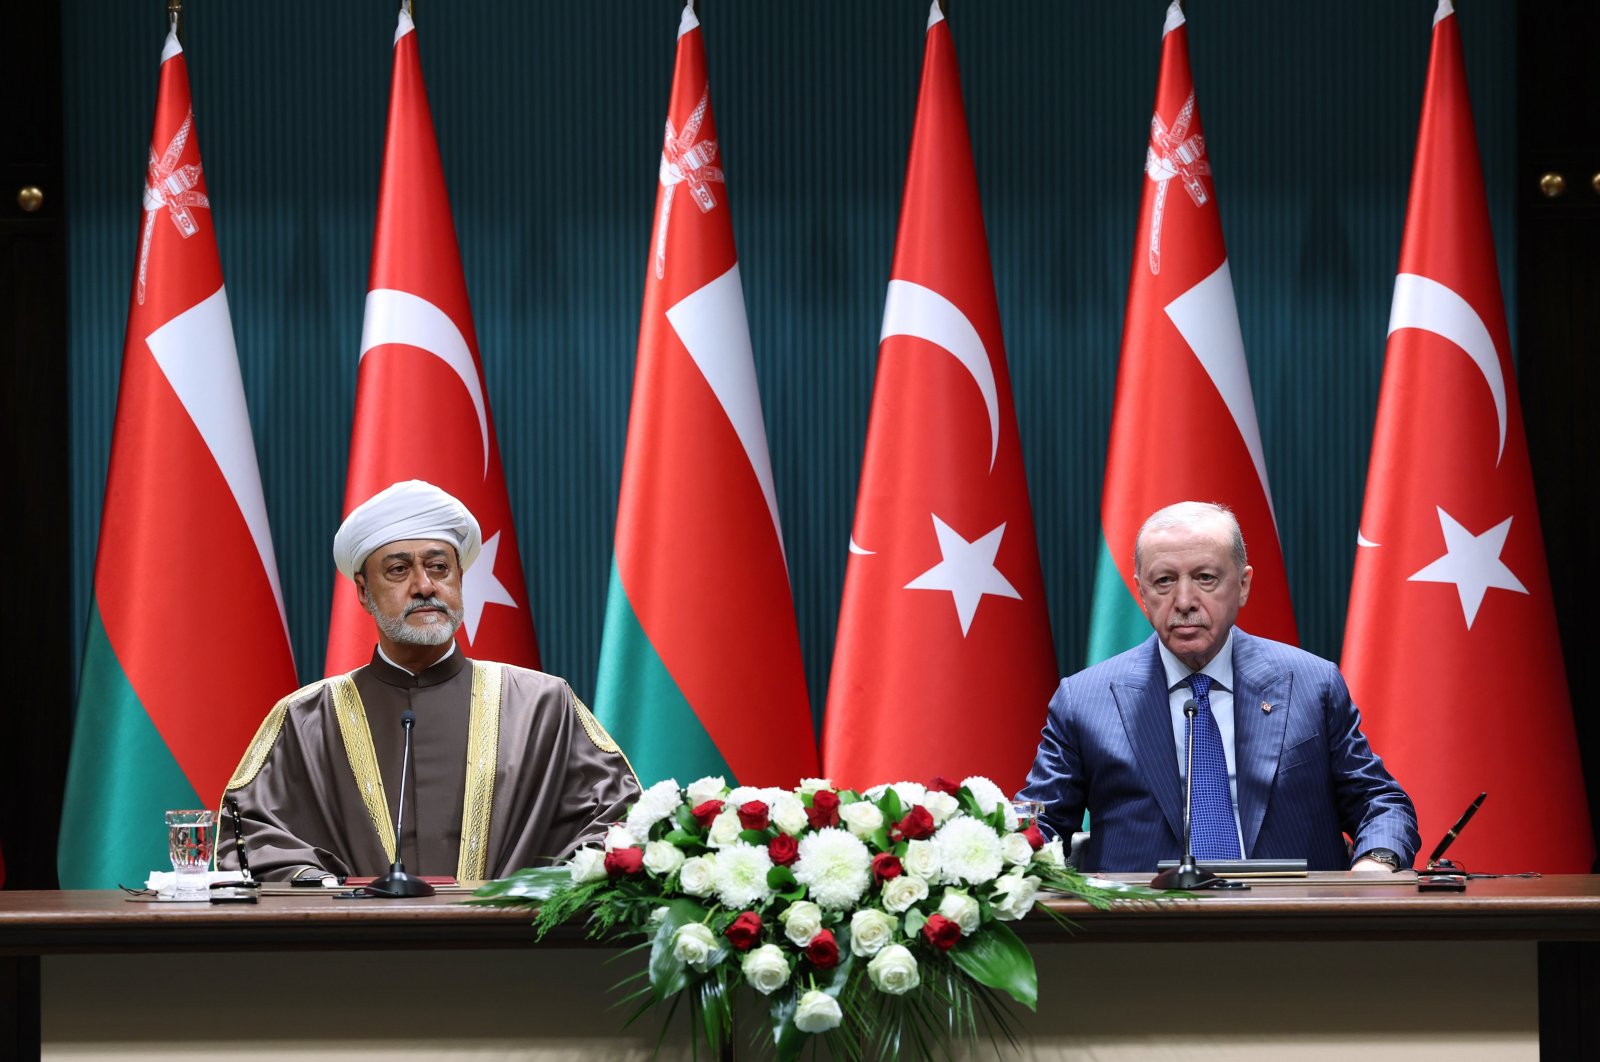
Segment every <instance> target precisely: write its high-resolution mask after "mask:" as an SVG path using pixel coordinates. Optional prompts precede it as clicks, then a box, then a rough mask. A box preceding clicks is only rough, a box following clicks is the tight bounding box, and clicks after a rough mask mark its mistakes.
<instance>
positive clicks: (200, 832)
mask: <svg viewBox="0 0 1600 1062" xmlns="http://www.w3.org/2000/svg"><path fill="white" fill-rule="evenodd" d="M216 839H217V824H216V819H215V818H214V817H213V816H212V814H211V812H209V811H169V812H167V853H168V855H170V856H171V857H172V872H173V875H174V878H175V881H174V883H173V887H172V898H173V899H174V900H205V899H209V894H208V890H207V888H206V885H207V883H208V881H209V878H208V872H209V871H210V869H211V846H212V845H213V844H214V843H215V842H216Z"/></svg>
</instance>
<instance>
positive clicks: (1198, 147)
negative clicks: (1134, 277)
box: [1144, 89, 1211, 273]
mask: <svg viewBox="0 0 1600 1062" xmlns="http://www.w3.org/2000/svg"><path fill="white" fill-rule="evenodd" d="M1193 121H1194V90H1193V89H1190V90H1189V97H1188V99H1186V100H1184V101H1183V106H1182V107H1181V108H1179V110H1178V117H1177V118H1175V119H1174V120H1173V122H1172V125H1171V127H1170V128H1169V127H1168V126H1167V123H1165V122H1163V121H1162V120H1161V114H1160V112H1159V111H1158V112H1157V113H1155V114H1152V115H1151V116H1150V147H1149V149H1148V150H1147V151H1146V153H1145V163H1144V172H1145V173H1147V174H1149V176H1150V179H1151V180H1152V181H1154V182H1156V204H1155V210H1154V216H1153V217H1152V218H1151V221H1150V272H1152V273H1159V272H1161V221H1162V219H1163V218H1164V217H1165V216H1166V213H1167V184H1168V182H1170V181H1171V180H1172V179H1173V178H1174V177H1176V178H1178V179H1179V180H1180V181H1182V182H1183V190H1184V191H1186V192H1188V193H1189V198H1190V199H1191V200H1193V201H1194V205H1195V206H1205V205H1206V204H1207V203H1208V202H1210V201H1211V194H1210V193H1209V192H1207V191H1206V182H1205V181H1204V180H1203V179H1202V178H1204V177H1206V176H1208V175H1210V173H1211V164H1210V163H1209V162H1207V161H1206V138H1205V137H1204V136H1201V135H1200V134H1199V133H1195V134H1194V135H1193V136H1190V135H1189V125H1190V123H1191V122H1193Z"/></svg>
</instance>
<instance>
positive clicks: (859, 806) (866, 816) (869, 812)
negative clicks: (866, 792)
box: [839, 800, 883, 840]
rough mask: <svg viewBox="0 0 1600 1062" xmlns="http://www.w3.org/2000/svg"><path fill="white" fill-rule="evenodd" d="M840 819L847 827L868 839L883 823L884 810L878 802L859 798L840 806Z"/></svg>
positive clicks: (862, 837)
mask: <svg viewBox="0 0 1600 1062" xmlns="http://www.w3.org/2000/svg"><path fill="white" fill-rule="evenodd" d="M839 821H840V822H842V823H844V825H845V829H847V830H849V831H850V832H851V833H853V834H855V835H856V836H857V837H859V838H861V839H862V840H866V839H868V838H869V837H871V836H872V834H873V833H874V831H876V830H877V829H879V828H880V827H881V826H882V825H883V812H881V811H879V810H878V806H877V805H876V804H873V803H869V802H868V801H865V800H858V801H856V802H855V803H854V804H845V805H844V806H842V807H840V808H839Z"/></svg>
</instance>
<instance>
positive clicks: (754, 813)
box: [739, 800, 768, 830]
mask: <svg viewBox="0 0 1600 1062" xmlns="http://www.w3.org/2000/svg"><path fill="white" fill-rule="evenodd" d="M767 821H768V820H767V805H765V804H763V803H762V802H761V801H759V800H752V801H750V803H748V804H745V805H743V806H741V807H740V808H739V825H740V826H743V827H744V828H745V829H747V830H764V829H766V828H767Z"/></svg>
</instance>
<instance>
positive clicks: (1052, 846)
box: [1033, 837, 1067, 870]
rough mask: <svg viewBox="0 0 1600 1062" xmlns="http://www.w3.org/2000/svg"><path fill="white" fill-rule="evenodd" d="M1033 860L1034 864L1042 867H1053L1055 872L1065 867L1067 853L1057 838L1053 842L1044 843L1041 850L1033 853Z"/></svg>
mask: <svg viewBox="0 0 1600 1062" xmlns="http://www.w3.org/2000/svg"><path fill="white" fill-rule="evenodd" d="M1033 858H1034V861H1035V862H1037V863H1038V864H1039V865H1040V866H1044V867H1055V868H1056V869H1057V870H1064V869H1066V866H1067V851H1066V848H1065V847H1064V846H1063V845H1062V843H1061V838H1059V837H1057V838H1056V839H1055V840H1053V841H1046V842H1045V846H1044V847H1043V848H1041V849H1039V850H1038V851H1037V852H1035V853H1033Z"/></svg>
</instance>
